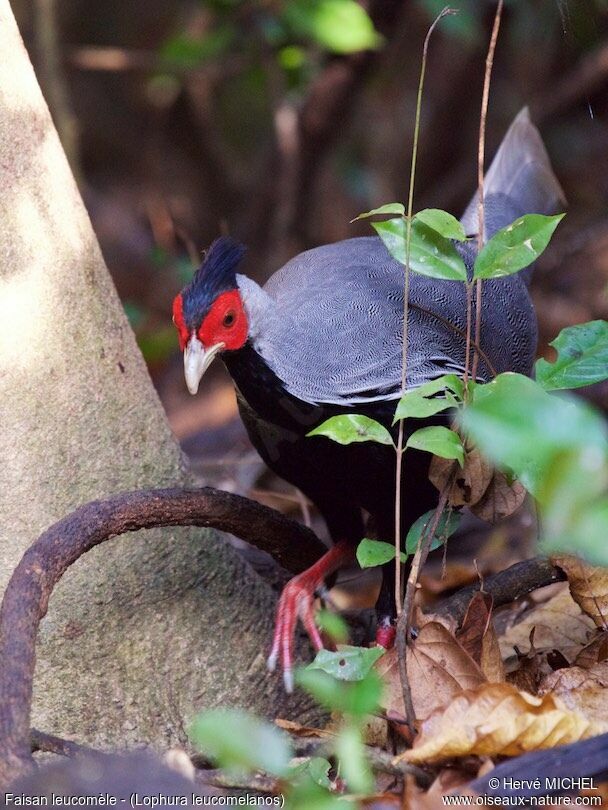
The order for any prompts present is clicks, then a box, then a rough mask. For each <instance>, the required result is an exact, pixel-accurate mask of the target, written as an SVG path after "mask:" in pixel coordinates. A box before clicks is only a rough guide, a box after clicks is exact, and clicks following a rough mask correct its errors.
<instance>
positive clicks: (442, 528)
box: [393, 509, 462, 555]
mask: <svg viewBox="0 0 608 810" xmlns="http://www.w3.org/2000/svg"><path fill="white" fill-rule="evenodd" d="M434 515H435V510H434V509H431V510H429V511H428V512H425V513H424V515H421V516H420V517H419V518H418V520H416V521H415V522H414V523H413V524H412V526H411V528H410V530H409V532H408V533H407V537H406V538H405V550H406V551H407V553H408V554H415V553H416V549H417V548H418V541H419V540H420V537H421V536H422V534H423V532H424V531H425V529H426V528H427V527H428V526H429V524H430V522H431V520H432V519H433V517H434ZM461 517H462V515H461V514H460V512H454V510H453V509H446V510H445V511H444V512H442V513H441V517H440V518H439V523H438V524H437V528H436V530H435V534H434V536H433V541H432V543H431V551H434V549H436V548H439V546H441V545H443V544H444V543H445V541H446V540H447V539H448V538H449V537H450V536H451V535H452V534H454V532H455V531H456V529H457V528H458V527H459V526H460V520H461ZM393 555H394V550H393Z"/></svg>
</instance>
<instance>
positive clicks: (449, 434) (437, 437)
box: [405, 425, 464, 467]
mask: <svg viewBox="0 0 608 810" xmlns="http://www.w3.org/2000/svg"><path fill="white" fill-rule="evenodd" d="M405 446H406V447H414V448H416V449H417V450H425V451H426V452H427V453H432V454H433V455H434V456H441V458H454V459H457V461H458V462H459V463H460V466H461V467H462V466H464V447H463V446H462V442H461V440H460V436H459V435H458V434H457V433H455V432H454V431H453V430H450V429H449V428H446V427H441V426H439V425H437V426H434V427H425V428H420V430H416V431H414V433H412V435H411V436H410V437H409V439H408V440H407V442H406V445H405Z"/></svg>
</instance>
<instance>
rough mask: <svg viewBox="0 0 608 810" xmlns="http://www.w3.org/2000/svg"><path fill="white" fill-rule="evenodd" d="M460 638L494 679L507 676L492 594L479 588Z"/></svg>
mask: <svg viewBox="0 0 608 810" xmlns="http://www.w3.org/2000/svg"><path fill="white" fill-rule="evenodd" d="M456 638H457V640H458V641H459V642H460V644H461V645H462V646H463V648H464V649H465V651H466V652H468V653H469V655H470V656H471V658H472V659H473V660H474V661H475V663H477V664H479V668H480V669H481V671H482V672H483V674H484V675H485V677H486V678H487V680H488V681H489V682H490V683H500V682H501V681H504V679H505V668H504V665H503V662H502V657H501V654H500V647H499V646H498V639H497V637H496V631H495V630H494V624H493V622H492V597H491V596H490V595H489V594H487V593H483V592H482V591H478V592H477V593H476V594H475V595H474V596H473V598H472V599H471V601H470V602H469V606H468V608H467V612H466V615H465V617H464V619H463V622H462V626H461V627H460V629H459V630H458V631H457V632H456Z"/></svg>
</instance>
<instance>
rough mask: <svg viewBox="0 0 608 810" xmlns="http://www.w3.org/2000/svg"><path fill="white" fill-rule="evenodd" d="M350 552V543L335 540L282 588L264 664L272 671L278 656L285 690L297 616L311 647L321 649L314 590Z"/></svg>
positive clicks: (289, 679)
mask: <svg viewBox="0 0 608 810" xmlns="http://www.w3.org/2000/svg"><path fill="white" fill-rule="evenodd" d="M353 555H354V552H353V548H352V546H351V545H350V544H348V543H337V544H336V545H335V546H334V547H333V548H332V549H331V550H330V551H328V552H327V554H324V555H323V557H321V559H320V560H319V561H318V562H316V563H315V564H314V565H313V566H312V567H311V568H309V569H308V570H307V571H304V573H302V574H299V575H298V576H297V577H294V578H293V579H292V580H290V581H289V582H288V583H287V585H286V586H285V588H284V589H283V593H282V594H281V598H280V599H279V605H278V608H277V618H276V623H275V628H274V636H273V639H272V649H271V650H270V655H269V656H268V664H267V665H268V669H269V670H270V671H271V672H274V670H275V669H276V666H277V663H278V661H279V658H280V660H281V666H282V669H283V683H284V684H285V689H286V691H287V692H293V652H294V645H295V634H296V626H297V623H298V619H300V621H301V622H302V624H303V625H304V629H305V630H306V632H307V633H308V636H309V638H310V640H311V642H312V644H313V646H314V648H315V649H316V650H321V649H323V640H322V639H321V634H320V632H319V629H318V628H317V625H316V624H315V612H314V600H315V592H316V591H317V589H318V588H320V587H321V586H322V585H323V581H324V579H325V577H326V576H328V575H329V574H331V573H333V572H334V571H336V570H337V569H338V568H339V567H340V566H341V565H342V564H344V562H346V561H348V560H350V559H351V557H352V556H353Z"/></svg>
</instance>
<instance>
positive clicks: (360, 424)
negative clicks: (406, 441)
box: [306, 413, 393, 445]
mask: <svg viewBox="0 0 608 810" xmlns="http://www.w3.org/2000/svg"><path fill="white" fill-rule="evenodd" d="M306 435H307V436H327V438H328V439H332V441H334V442H338V444H352V443H353V442H378V443H379V444H390V445H392V444H393V439H392V437H391V434H390V433H389V432H388V430H387V429H386V428H385V427H384V425H381V424H380V422H376V420H375V419H370V418H369V416H363V415H362V414H358V413H349V414H343V415H341V416H332V417H330V418H329V419H326V420H325V422H323V423H322V424H320V425H319V426H318V427H316V428H315V429H314V430H311V431H310V433H307V434H306Z"/></svg>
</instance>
